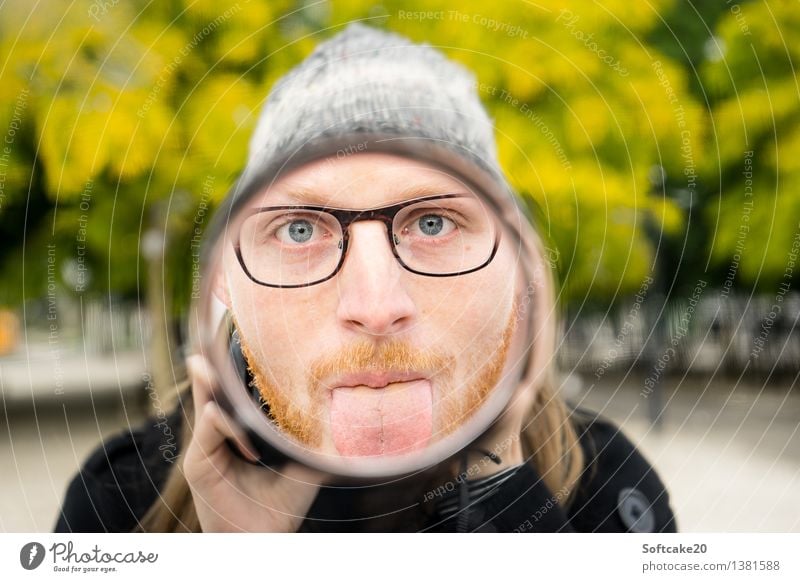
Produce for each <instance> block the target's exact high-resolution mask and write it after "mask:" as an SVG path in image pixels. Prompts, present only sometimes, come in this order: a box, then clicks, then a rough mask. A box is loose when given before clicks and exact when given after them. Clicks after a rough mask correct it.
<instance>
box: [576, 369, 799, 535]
mask: <svg viewBox="0 0 800 582" xmlns="http://www.w3.org/2000/svg"><path fill="white" fill-rule="evenodd" d="M642 385H643V382H642V381H641V379H639V380H638V381H637V380H635V379H630V378H629V379H627V380H625V381H622V380H620V379H616V381H606V382H604V383H603V384H601V385H599V386H595V387H584V388H583V390H582V391H581V392H580V394H579V396H578V398H577V400H578V401H580V402H582V403H583V404H585V405H586V406H588V407H589V408H592V409H594V410H596V411H600V412H603V413H604V414H605V415H606V416H608V417H610V418H612V419H614V420H615V421H617V422H618V423H620V424H621V426H622V429H623V431H624V432H625V433H626V434H627V435H628V436H629V437H630V438H631V439H632V440H633V441H634V442H636V443H637V444H638V445H639V446H640V449H641V450H642V451H643V452H644V454H645V456H646V457H647V458H648V459H649V460H650V462H651V463H653V465H654V466H655V467H656V469H657V470H658V472H659V474H660V475H661V477H662V479H663V480H664V481H665V483H666V484H667V487H668V490H669V492H670V496H671V500H672V506H673V510H674V511H675V512H676V514H677V517H678V527H679V529H680V530H681V531H694V532H697V531H729V532H734V531H759V532H764V531H769V532H788V531H791V532H800V389H798V386H797V385H795V387H794V389H793V390H792V389H791V387H790V382H784V383H776V384H771V385H769V386H767V387H763V389H762V384H760V383H755V382H742V383H739V385H738V386H737V385H736V382H735V381H729V382H722V381H719V380H713V381H711V382H710V383H709V381H708V380H707V379H702V380H697V379H690V380H688V381H687V380H684V381H681V380H680V378H676V379H670V380H669V381H668V382H667V383H666V386H665V401H666V402H667V407H666V412H665V414H664V416H663V419H664V423H663V427H662V429H661V430H655V429H653V428H651V424H650V422H649V420H648V413H647V406H648V403H647V401H646V399H645V398H644V397H643V396H641V395H640V391H641V386H642Z"/></svg>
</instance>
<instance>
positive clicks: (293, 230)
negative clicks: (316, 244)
mask: <svg viewBox="0 0 800 582" xmlns="http://www.w3.org/2000/svg"><path fill="white" fill-rule="evenodd" d="M288 230H289V237H290V238H291V239H292V240H293V241H294V242H296V243H304V242H308V241H309V240H310V239H311V237H312V235H313V234H314V227H313V226H312V225H311V223H310V222H308V221H307V220H294V221H292V222H290V223H289V228H288Z"/></svg>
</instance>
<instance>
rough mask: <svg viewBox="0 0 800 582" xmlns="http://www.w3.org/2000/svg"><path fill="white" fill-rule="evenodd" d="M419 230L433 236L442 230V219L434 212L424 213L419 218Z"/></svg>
mask: <svg viewBox="0 0 800 582" xmlns="http://www.w3.org/2000/svg"><path fill="white" fill-rule="evenodd" d="M418 224H419V230H420V231H421V232H422V233H423V234H426V235H428V236H435V235H437V234H439V233H440V232H442V229H443V228H444V219H443V218H442V217H441V216H438V215H436V214H426V215H425V216H422V217H420V219H419V222H418Z"/></svg>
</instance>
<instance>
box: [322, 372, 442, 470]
mask: <svg viewBox="0 0 800 582" xmlns="http://www.w3.org/2000/svg"><path fill="white" fill-rule="evenodd" d="M327 385H328V386H329V388H330V389H331V399H330V408H329V414H330V426H331V434H332V437H333V442H334V445H335V446H336V449H337V450H338V452H339V454H340V455H342V456H344V457H382V456H390V455H401V454H407V453H411V452H414V451H417V450H419V449H422V448H424V447H425V446H426V445H427V444H428V442H429V440H430V438H431V435H432V433H433V387H432V385H431V381H430V380H429V379H428V378H426V377H425V376H424V375H422V374H420V373H419V372H392V371H371V372H359V373H356V374H349V375H345V376H341V377H338V378H336V379H335V380H333V381H331V382H330V383H329V384H327Z"/></svg>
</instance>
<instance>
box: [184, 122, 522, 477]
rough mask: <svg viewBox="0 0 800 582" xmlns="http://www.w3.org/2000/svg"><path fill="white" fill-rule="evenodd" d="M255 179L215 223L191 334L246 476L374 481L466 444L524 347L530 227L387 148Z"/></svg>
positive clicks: (336, 146) (293, 160) (457, 174)
mask: <svg viewBox="0 0 800 582" xmlns="http://www.w3.org/2000/svg"><path fill="white" fill-rule="evenodd" d="M261 167H262V170H261V171H259V172H257V173H249V172H245V173H244V174H243V176H242V177H241V179H240V180H239V182H238V183H237V184H236V186H235V187H234V188H233V190H232V191H231V192H230V193H229V195H228V197H227V199H226V200H225V202H224V203H223V205H222V206H221V207H220V208H219V209H218V211H217V212H216V215H215V217H214V221H215V222H214V226H213V228H212V229H211V230H210V232H209V233H208V236H207V237H206V240H205V243H204V244H205V247H204V253H203V260H202V271H201V272H202V275H201V292H200V294H199V299H198V300H197V301H196V303H195V305H194V307H193V310H192V322H191V327H192V330H191V333H192V336H193V341H194V343H195V346H194V349H195V350H196V351H200V352H202V353H203V354H204V355H205V356H206V358H207V359H208V360H209V361H210V362H211V363H212V365H213V368H214V370H215V371H216V373H217V376H218V378H217V384H218V386H219V392H218V394H217V399H218V400H219V401H220V402H221V403H222V405H223V407H224V408H225V409H226V410H227V412H228V413H229V414H230V415H231V416H232V417H233V418H235V419H236V420H237V422H239V423H241V424H242V425H243V426H244V427H245V428H246V430H247V432H248V433H249V435H250V437H251V439H252V440H253V442H254V444H255V446H256V447H257V448H258V449H259V451H260V452H261V454H262V460H261V461H262V462H263V463H265V464H271V465H277V464H280V463H281V462H283V461H285V460H286V459H293V460H295V461H297V462H300V463H303V464H305V465H308V466H311V467H314V468H317V469H320V470H322V471H325V472H327V473H330V474H334V475H340V476H350V477H386V476H391V475H402V474H409V473H412V472H416V471H420V470H424V469H426V468H428V467H433V466H436V465H438V464H440V463H442V462H443V461H446V460H447V459H449V458H451V457H453V456H454V455H455V454H456V453H458V452H459V451H460V450H462V449H464V448H465V447H466V446H468V445H470V444H471V443H473V442H475V441H476V439H479V438H480V437H481V435H483V434H484V433H485V432H486V431H487V430H488V429H489V428H490V427H491V426H492V424H493V423H494V422H495V421H496V420H497V419H498V417H499V416H500V415H501V414H502V412H503V411H504V409H505V408H506V407H507V405H508V404H509V402H510V401H511V399H512V397H513V396H514V393H515V391H516V390H517V388H518V387H519V386H520V384H521V379H522V377H523V375H524V374H525V373H526V370H527V368H528V363H529V359H530V347H531V345H532V338H531V333H532V331H531V329H529V327H530V325H529V320H530V318H529V317H523V316H522V313H521V312H522V311H523V310H524V305H523V301H524V300H526V299H525V297H524V294H525V293H526V292H527V293H528V294H530V284H529V282H530V281H531V280H532V277H533V274H532V273H530V272H529V268H528V267H527V266H526V264H525V261H524V260H522V257H523V256H524V253H523V252H522V250H521V249H522V244H523V243H522V242H521V241H522V236H521V234H520V233H521V232H522V229H524V228H530V227H529V226H528V222H527V218H526V217H525V215H524V214H523V212H522V211H521V207H520V206H519V205H518V204H517V203H516V201H515V197H514V196H513V195H512V193H511V192H510V191H509V189H508V188H507V186H505V183H504V181H503V180H502V179H498V178H497V177H496V176H492V175H491V174H490V173H488V172H487V171H485V170H484V169H483V168H482V167H481V164H480V162H479V161H478V160H476V162H475V163H472V164H471V163H469V162H468V161H466V160H465V156H464V155H463V153H462V155H455V154H454V153H452V152H450V151H449V150H448V149H447V148H446V147H442V146H441V145H439V144H436V143H433V142H431V141H424V140H419V139H398V138H396V137H394V138H393V137H391V136H359V137H358V140H357V141H351V142H342V141H336V142H325V141H324V140H321V141H319V142H317V143H316V144H314V145H313V146H311V145H308V144H307V145H306V146H305V147H304V148H303V150H302V152H300V153H296V154H294V155H286V156H285V157H283V158H282V159H280V160H274V161H271V162H270V163H268V164H262V166H261ZM527 301H528V302H529V301H530V297H527Z"/></svg>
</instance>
